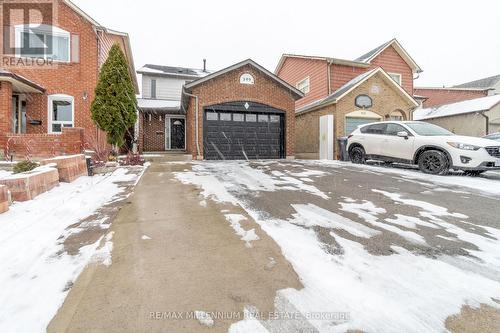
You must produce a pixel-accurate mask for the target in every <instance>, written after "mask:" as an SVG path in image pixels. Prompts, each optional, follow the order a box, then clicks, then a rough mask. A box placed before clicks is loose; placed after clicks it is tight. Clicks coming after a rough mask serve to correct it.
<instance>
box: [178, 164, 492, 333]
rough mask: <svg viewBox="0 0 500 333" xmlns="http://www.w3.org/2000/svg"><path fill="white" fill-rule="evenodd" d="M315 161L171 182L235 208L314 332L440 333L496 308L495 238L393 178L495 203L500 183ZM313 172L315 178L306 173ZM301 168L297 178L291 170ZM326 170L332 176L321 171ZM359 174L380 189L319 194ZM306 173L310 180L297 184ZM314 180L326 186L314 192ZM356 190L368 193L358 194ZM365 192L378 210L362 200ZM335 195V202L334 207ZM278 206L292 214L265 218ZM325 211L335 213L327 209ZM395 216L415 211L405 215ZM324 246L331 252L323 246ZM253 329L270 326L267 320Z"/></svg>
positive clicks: (185, 175)
mask: <svg viewBox="0 0 500 333" xmlns="http://www.w3.org/2000/svg"><path fill="white" fill-rule="evenodd" d="M322 163H323V162H307V161H295V162H272V161H266V162H251V163H248V162H228V161H224V162H204V163H200V162H195V163H193V164H192V171H184V172H180V173H177V174H176V177H177V178H178V179H179V180H180V181H181V182H183V183H185V184H193V185H196V186H198V187H199V188H200V189H201V191H202V195H204V197H205V199H212V200H215V201H217V202H223V203H233V204H237V205H240V206H241V207H243V208H244V209H245V210H246V212H247V213H248V214H249V215H250V216H251V217H252V218H253V219H254V220H255V221H256V222H257V223H258V224H259V225H260V226H261V228H262V230H264V231H265V232H266V233H267V234H268V235H270V236H271V237H272V238H273V239H274V240H275V241H276V242H277V244H278V245H279V246H280V247H281V250H282V252H283V254H284V256H285V257H286V258H287V260H288V261H289V262H290V263H291V264H292V265H293V267H294V269H295V271H296V272H297V273H298V275H299V276H300V278H301V280H302V283H303V285H304V288H303V289H302V290H295V289H286V290H281V291H280V292H279V294H280V296H281V297H286V298H287V299H288V301H289V302H290V303H291V304H292V305H293V306H294V307H295V308H296V309H297V310H299V311H300V312H301V313H302V314H303V315H304V316H305V317H306V318H308V321H309V323H310V324H312V325H313V326H314V327H315V328H316V329H317V330H318V332H346V331H348V330H361V331H364V332H443V331H446V328H445V320H446V319H447V318H448V317H450V316H452V315H455V314H458V313H459V312H460V310H461V308H462V306H464V305H468V306H471V307H476V308H477V307H479V305H480V304H487V305H489V306H492V307H495V308H500V304H499V303H497V302H495V301H494V299H497V300H498V299H500V278H499V276H500V230H499V229H498V228H495V227H491V226H484V225H477V224H476V223H479V222H480V221H477V220H471V218H469V216H467V215H466V214H463V213H460V212H455V211H450V209H448V208H447V207H443V206H441V205H440V202H439V201H438V202H432V203H430V202H426V201H423V200H417V199H414V198H412V197H410V196H411V195H410V194H408V193H399V192H398V191H397V188H396V186H394V183H396V184H397V181H395V180H394V179H393V178H394V177H393V176H394V174H396V175H398V176H400V177H407V178H408V179H410V180H417V181H418V182H420V181H424V182H428V183H431V184H441V185H442V186H448V188H445V189H443V188H440V187H439V188H438V187H436V189H435V190H436V191H441V190H446V191H448V192H447V195H452V196H453V195H457V194H454V193H453V192H452V191H454V190H456V189H465V190H467V191H469V190H473V191H481V192H483V193H488V195H493V196H497V197H498V195H499V194H500V178H499V179H488V178H479V179H475V178H469V177H454V176H452V177H437V176H428V175H423V174H419V173H418V172H414V171H409V170H394V169H386V168H378V167H370V166H362V167H360V168H357V167H353V168H350V165H347V164H345V163H339V162H325V164H322ZM320 166H321V171H319V170H318V172H311V170H313V171H314V169H315V168H318V167H320ZM301 168H302V169H304V168H307V170H306V172H305V173H301V172H300V171H299V172H298V171H297V170H294V171H291V169H301ZM327 168H332V170H331V171H332V172H331V173H329V172H328V171H325V170H326V169H327ZM345 168H349V169H350V170H348V171H346V170H344V169H345ZM275 169H278V170H275ZM360 171H361V172H364V173H367V174H369V175H370V177H372V176H373V175H377V177H376V178H377V181H379V182H380V179H381V177H385V178H384V179H386V180H387V184H388V185H387V187H386V188H384V189H379V188H369V187H370V184H366V183H363V184H357V183H354V184H349V185H344V186H347V190H348V191H349V192H348V193H345V195H343V196H341V199H338V195H339V194H338V193H332V192H327V191H326V190H325V188H326V187H325V184H327V185H328V184H329V187H330V188H331V190H332V191H336V190H338V191H340V189H341V188H342V187H340V185H339V184H341V183H344V181H345V182H347V181H346V179H347V178H346V177H347V176H345V174H347V173H351V174H352V173H355V172H360ZM306 175H307V177H308V178H310V179H311V180H312V181H313V182H310V181H304V180H301V179H300V178H301V177H302V178H303V177H305V176H306ZM322 177H325V179H326V180H325V181H324V182H323V183H322V185H321V186H320V182H319V180H320V179H321V178H322ZM493 178H495V177H493ZM338 179H340V181H339V182H337V180H338ZM335 186H336V187H335ZM358 187H368V188H369V189H368V190H367V191H366V192H364V193H365V194H363V195H361V194H360V192H358V190H356V188H358ZM387 188H392V189H393V190H391V191H389V190H387ZM322 189H323V190H322ZM453 189H454V190H453ZM278 191H279V194H276V195H274V196H273V198H280V197H283V198H286V199H285V200H283V201H282V202H281V201H279V202H273V203H271V204H269V205H266V204H265V203H266V200H263V199H262V197H265V196H266V195H269V193H272V192H278ZM360 191H361V190H360ZM366 193H367V194H369V195H372V196H374V195H375V196H378V198H379V200H380V201H381V202H384V203H386V204H385V205H382V204H381V203H379V202H372V201H370V200H367V199H366V196H367V194H366ZM334 195H337V196H335V198H336V199H337V200H338V201H337V200H335V202H333V201H334V200H332V198H333V197H334ZM471 195H473V194H471ZM357 196H359V197H357ZM297 198H303V199H302V200H303V202H301V203H297V200H298V199H297ZM475 199H476V200H480V199H481V196H479V195H478V196H476V197H475ZM490 200H493V199H490ZM494 200H498V198H496V199H494ZM292 201H293V202H292ZM311 201H314V202H316V203H318V204H321V205H322V206H323V207H319V206H318V205H317V204H313V203H311ZM387 202H390V204H388V203H387ZM443 202H445V201H443ZM496 203H497V204H498V201H497V202H496ZM277 205H284V206H288V207H279V208H280V209H279V211H280V213H282V212H283V211H286V210H287V209H288V210H289V211H293V213H291V214H289V215H288V217H283V216H279V217H278V216H276V214H273V212H272V210H273V209H274V207H275V206H277ZM325 206H328V207H334V206H337V207H338V208H337V209H333V208H332V209H328V210H327V209H325V208H324V207H325ZM270 207H272V208H270ZM394 207H396V208H394ZM497 207H498V206H497ZM389 208H390V209H391V212H390V213H389V212H388V210H389ZM334 210H335V211H334ZM402 210H404V211H406V210H408V211H416V212H417V213H416V214H412V215H405V214H404V213H402ZM396 213H397V214H396ZM346 214H350V215H346ZM348 217H349V218H348ZM465 226H467V227H465ZM318 230H323V231H324V230H326V231H327V232H326V234H325V233H324V232H323V233H319V231H318ZM430 233H433V234H432V237H430V236H429V234H430ZM443 233H444V234H446V235H450V236H443V235H442V234H443ZM391 235H395V236H391ZM424 236H425V237H424ZM393 237H401V238H402V239H403V240H404V241H407V242H408V244H413V245H412V246H414V247H415V251H412V250H408V248H407V247H406V246H405V247H402V246H398V245H394V243H392V241H391V240H392V239H394V238H393ZM328 238H329V241H330V244H329V246H325V239H328ZM371 239H373V242H377V243H378V242H379V241H380V242H383V241H387V239H389V241H388V242H389V247H390V253H389V254H387V255H381V254H373V253H372V252H370V251H368V250H367V248H366V244H367V243H366V242H369V241H370V240H371ZM429 239H430V240H432V241H433V242H437V241H438V240H439V241H440V242H448V243H447V244H450V243H454V244H455V243H456V244H459V245H457V246H458V247H459V251H462V252H458V253H459V254H453V255H450V254H447V252H446V251H444V248H443V247H441V245H432V244H429V243H428V240H429ZM447 239H448V240H447ZM440 244H441V243H440ZM443 244H445V243H443ZM461 246H463V249H462V248H461ZM410 248H412V247H410ZM423 253H429V254H428V255H424V254H423ZM318 313H331V314H332V313H340V314H342V313H348V314H349V316H348V317H349V318H348V320H347V321H345V320H344V321H338V320H325V319H324V318H322V319H315V317H314V314H318ZM311 318H312V319H311ZM246 324H247V322H241V323H237V324H235V325H233V326H234V329H233V331H238V332H244V331H245V330H243V329H242V328H244V327H245V325H246ZM262 324H263V325H264V326H266V327H269V325H267V324H266V322H262Z"/></svg>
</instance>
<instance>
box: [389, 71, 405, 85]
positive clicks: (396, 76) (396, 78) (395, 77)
mask: <svg viewBox="0 0 500 333" xmlns="http://www.w3.org/2000/svg"><path fill="white" fill-rule="evenodd" d="M388 74H389V76H390V77H391V79H393V80H394V81H396V83H397V84H399V85H401V80H402V75H401V74H398V73H388Z"/></svg>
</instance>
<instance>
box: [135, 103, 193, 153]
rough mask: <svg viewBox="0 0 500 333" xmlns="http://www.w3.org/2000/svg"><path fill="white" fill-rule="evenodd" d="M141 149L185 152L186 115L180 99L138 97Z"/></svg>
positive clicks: (154, 151) (153, 151) (157, 151)
mask: <svg viewBox="0 0 500 333" xmlns="http://www.w3.org/2000/svg"><path fill="white" fill-rule="evenodd" d="M138 102H139V110H140V113H139V124H140V127H141V129H140V131H139V133H141V134H140V136H141V137H140V139H139V146H140V150H141V151H145V152H151V153H165V152H170V153H174V154H181V155H182V154H183V153H185V152H186V115H185V114H183V113H182V112H181V108H180V101H168V100H151V99H139V101H138Z"/></svg>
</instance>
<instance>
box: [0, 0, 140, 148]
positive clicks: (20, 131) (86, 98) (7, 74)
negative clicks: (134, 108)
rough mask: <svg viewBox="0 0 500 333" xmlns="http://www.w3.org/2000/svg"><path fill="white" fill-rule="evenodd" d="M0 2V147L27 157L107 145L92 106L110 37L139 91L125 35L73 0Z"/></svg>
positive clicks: (128, 43) (110, 42) (14, 0)
mask: <svg viewBox="0 0 500 333" xmlns="http://www.w3.org/2000/svg"><path fill="white" fill-rule="evenodd" d="M0 6H1V7H2V8H1V12H2V14H3V15H2V22H1V24H0V29H2V31H1V35H2V36H4V39H3V40H2V41H0V49H1V50H2V54H1V63H0V150H2V151H4V152H5V153H6V154H7V155H13V156H14V158H22V157H24V156H26V155H31V156H50V155H59V154H71V153H76V152H79V151H81V150H82V148H83V147H85V146H89V147H90V148H92V145H101V146H102V145H104V144H105V142H106V138H105V134H104V133H103V132H101V131H99V130H98V129H97V127H96V125H95V124H94V123H93V121H92V120H91V113H90V106H91V103H92V100H93V99H94V90H95V87H96V85H97V81H98V77H99V70H100V68H101V66H102V64H103V63H104V62H105V61H106V59H107V56H108V52H109V50H110V49H111V46H112V45H113V44H115V43H117V44H118V45H120V47H121V48H122V50H123V51H124V53H125V55H126V57H127V60H128V63H129V66H130V68H129V70H130V74H131V77H132V78H133V81H134V84H135V88H136V91H137V93H138V92H139V89H138V85H137V81H136V75H135V69H134V64H133V59H132V50H131V47H130V42H129V38H128V35H127V34H126V33H122V32H117V31H113V30H110V29H108V28H106V27H104V26H102V25H101V24H99V23H98V22H96V21H95V20H94V19H92V17H90V16H89V15H88V14H86V13H85V12H83V11H82V10H81V9H80V8H78V7H77V6H76V5H75V4H73V3H72V2H71V1H69V0H42V1H38V2H26V1H17V0H13V1H4V2H2V3H0ZM7 157H9V156H7Z"/></svg>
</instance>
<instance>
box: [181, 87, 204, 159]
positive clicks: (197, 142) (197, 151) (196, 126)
mask: <svg viewBox="0 0 500 333" xmlns="http://www.w3.org/2000/svg"><path fill="white" fill-rule="evenodd" d="M183 93H184V94H185V95H186V96H189V97H193V98H194V100H195V103H196V106H195V117H194V119H195V121H194V123H195V125H194V126H195V130H194V132H195V138H196V159H201V158H200V157H201V156H200V142H199V140H198V138H199V133H198V96H197V95H193V94H190V93H188V92H186V90H184V92H183Z"/></svg>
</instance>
